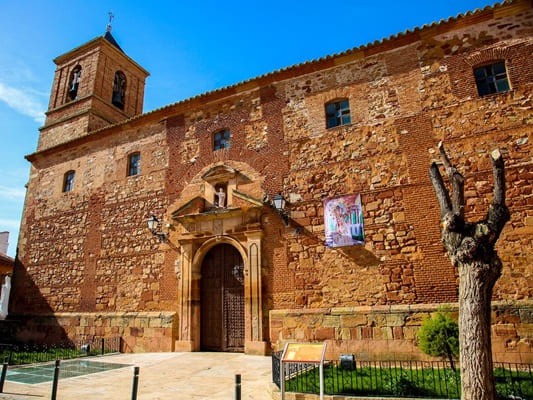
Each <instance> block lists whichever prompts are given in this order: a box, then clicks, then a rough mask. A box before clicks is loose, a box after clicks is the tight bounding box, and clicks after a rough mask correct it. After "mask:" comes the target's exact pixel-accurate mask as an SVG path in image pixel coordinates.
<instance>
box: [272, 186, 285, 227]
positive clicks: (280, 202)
mask: <svg viewBox="0 0 533 400" xmlns="http://www.w3.org/2000/svg"><path fill="white" fill-rule="evenodd" d="M286 203H287V201H286V200H285V198H284V197H283V196H282V195H281V193H278V194H277V195H275V196H274V198H273V199H272V204H273V205H274V208H275V209H276V211H277V212H278V214H279V215H280V216H281V219H282V220H283V222H284V223H285V225H286V226H289V213H288V212H287V210H285V205H286Z"/></svg>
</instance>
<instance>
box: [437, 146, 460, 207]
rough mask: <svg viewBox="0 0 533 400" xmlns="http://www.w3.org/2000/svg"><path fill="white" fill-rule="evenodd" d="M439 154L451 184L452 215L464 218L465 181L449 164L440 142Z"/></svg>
mask: <svg viewBox="0 0 533 400" xmlns="http://www.w3.org/2000/svg"><path fill="white" fill-rule="evenodd" d="M439 153H440V156H441V159H442V163H443V164H444V168H445V170H446V174H447V175H448V178H449V179H450V182H451V183H452V188H453V202H452V203H453V212H454V214H457V215H459V216H460V217H461V218H462V217H464V209H465V190H464V186H465V180H464V178H463V175H461V173H460V172H459V171H458V170H457V168H455V167H454V166H453V165H452V164H451V163H450V159H449V158H448V155H447V154H446V150H445V149H444V144H443V143H442V141H440V142H439Z"/></svg>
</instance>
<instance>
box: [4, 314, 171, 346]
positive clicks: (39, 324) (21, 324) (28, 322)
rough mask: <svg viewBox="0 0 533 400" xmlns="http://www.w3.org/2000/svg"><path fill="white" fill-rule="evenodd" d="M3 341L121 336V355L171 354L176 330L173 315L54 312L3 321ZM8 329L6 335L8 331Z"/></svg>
mask: <svg viewBox="0 0 533 400" xmlns="http://www.w3.org/2000/svg"><path fill="white" fill-rule="evenodd" d="M5 322H6V323H5V324H4V325H0V333H2V334H3V333H5V334H6V336H2V337H4V338H9V337H13V338H14V339H16V340H18V341H21V342H27V341H36V342H37V343H60V342H61V341H64V340H65V339H67V338H68V339H69V340H72V341H73V342H80V341H82V340H83V339H84V338H92V337H105V338H111V337H121V338H122V348H121V351H122V352H125V353H135V352H153V351H172V350H173V348H174V339H173V335H174V332H175V330H176V319H175V313H172V312H129V313H117V312H106V313H105V314H101V313H54V314H48V315H46V314H45V315H39V316H32V317H23V318H20V317H19V318H17V319H16V320H11V321H5ZM8 329H9V332H8Z"/></svg>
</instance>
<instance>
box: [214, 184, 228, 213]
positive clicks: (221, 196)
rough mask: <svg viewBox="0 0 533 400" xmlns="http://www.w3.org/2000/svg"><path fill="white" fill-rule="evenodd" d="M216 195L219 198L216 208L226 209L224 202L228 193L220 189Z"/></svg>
mask: <svg viewBox="0 0 533 400" xmlns="http://www.w3.org/2000/svg"><path fill="white" fill-rule="evenodd" d="M215 195H216V196H217V198H218V200H217V204H216V206H217V207H219V208H224V202H225V200H226V193H224V189H222V188H219V189H218V192H216V193H215Z"/></svg>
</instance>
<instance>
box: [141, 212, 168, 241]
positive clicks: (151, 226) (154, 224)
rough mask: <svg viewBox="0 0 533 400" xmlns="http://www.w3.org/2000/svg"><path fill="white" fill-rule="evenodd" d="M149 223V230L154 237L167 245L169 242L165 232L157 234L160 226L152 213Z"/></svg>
mask: <svg viewBox="0 0 533 400" xmlns="http://www.w3.org/2000/svg"><path fill="white" fill-rule="evenodd" d="M146 222H147V223H148V229H150V232H152V235H154V236H157V237H158V238H159V241H160V242H161V243H165V242H166V240H167V234H166V233H163V232H157V226H158V225H159V220H158V219H157V218H156V216H155V215H154V214H153V213H152V214H151V215H150V218H148V220H147V221H146Z"/></svg>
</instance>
